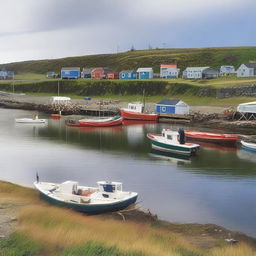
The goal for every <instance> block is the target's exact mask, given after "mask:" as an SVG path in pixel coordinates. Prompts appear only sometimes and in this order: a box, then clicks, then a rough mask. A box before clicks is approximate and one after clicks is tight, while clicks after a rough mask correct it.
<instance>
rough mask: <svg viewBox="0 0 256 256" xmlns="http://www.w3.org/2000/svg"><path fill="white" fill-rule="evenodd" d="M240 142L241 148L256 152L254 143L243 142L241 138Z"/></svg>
mask: <svg viewBox="0 0 256 256" xmlns="http://www.w3.org/2000/svg"><path fill="white" fill-rule="evenodd" d="M241 144H242V148H243V149H245V150H249V151H253V152H256V143H251V142H245V141H243V140H241Z"/></svg>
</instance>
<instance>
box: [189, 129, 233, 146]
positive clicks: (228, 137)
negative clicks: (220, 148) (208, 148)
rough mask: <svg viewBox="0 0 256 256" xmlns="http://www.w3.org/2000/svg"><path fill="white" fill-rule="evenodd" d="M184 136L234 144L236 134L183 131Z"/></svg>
mask: <svg viewBox="0 0 256 256" xmlns="http://www.w3.org/2000/svg"><path fill="white" fill-rule="evenodd" d="M185 135H186V138H188V139H193V140H201V141H207V142H213V143H218V144H235V143H236V141H237V140H238V136H237V135H235V134H225V133H213V132H199V131H188V130H187V131H185Z"/></svg>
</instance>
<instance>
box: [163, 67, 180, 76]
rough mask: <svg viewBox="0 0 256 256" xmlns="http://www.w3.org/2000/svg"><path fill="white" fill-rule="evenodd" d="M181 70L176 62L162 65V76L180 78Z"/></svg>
mask: <svg viewBox="0 0 256 256" xmlns="http://www.w3.org/2000/svg"><path fill="white" fill-rule="evenodd" d="M179 72H180V70H179V69H178V68H177V65H176V64H172V65H166V64H161V65H160V77H161V78H178V76H179Z"/></svg>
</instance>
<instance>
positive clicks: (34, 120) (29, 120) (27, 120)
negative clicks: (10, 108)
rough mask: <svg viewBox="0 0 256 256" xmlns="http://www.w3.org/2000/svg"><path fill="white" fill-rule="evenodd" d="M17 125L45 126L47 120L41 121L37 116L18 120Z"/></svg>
mask: <svg viewBox="0 0 256 256" xmlns="http://www.w3.org/2000/svg"><path fill="white" fill-rule="evenodd" d="M15 122H16V123H29V124H43V123H46V122H47V120H46V119H40V118H38V116H35V117H33V118H16V119H15Z"/></svg>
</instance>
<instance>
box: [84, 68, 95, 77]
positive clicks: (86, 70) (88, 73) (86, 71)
mask: <svg viewBox="0 0 256 256" xmlns="http://www.w3.org/2000/svg"><path fill="white" fill-rule="evenodd" d="M93 69H94V68H83V70H82V72H81V78H91V77H92V75H91V73H92V70H93Z"/></svg>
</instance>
